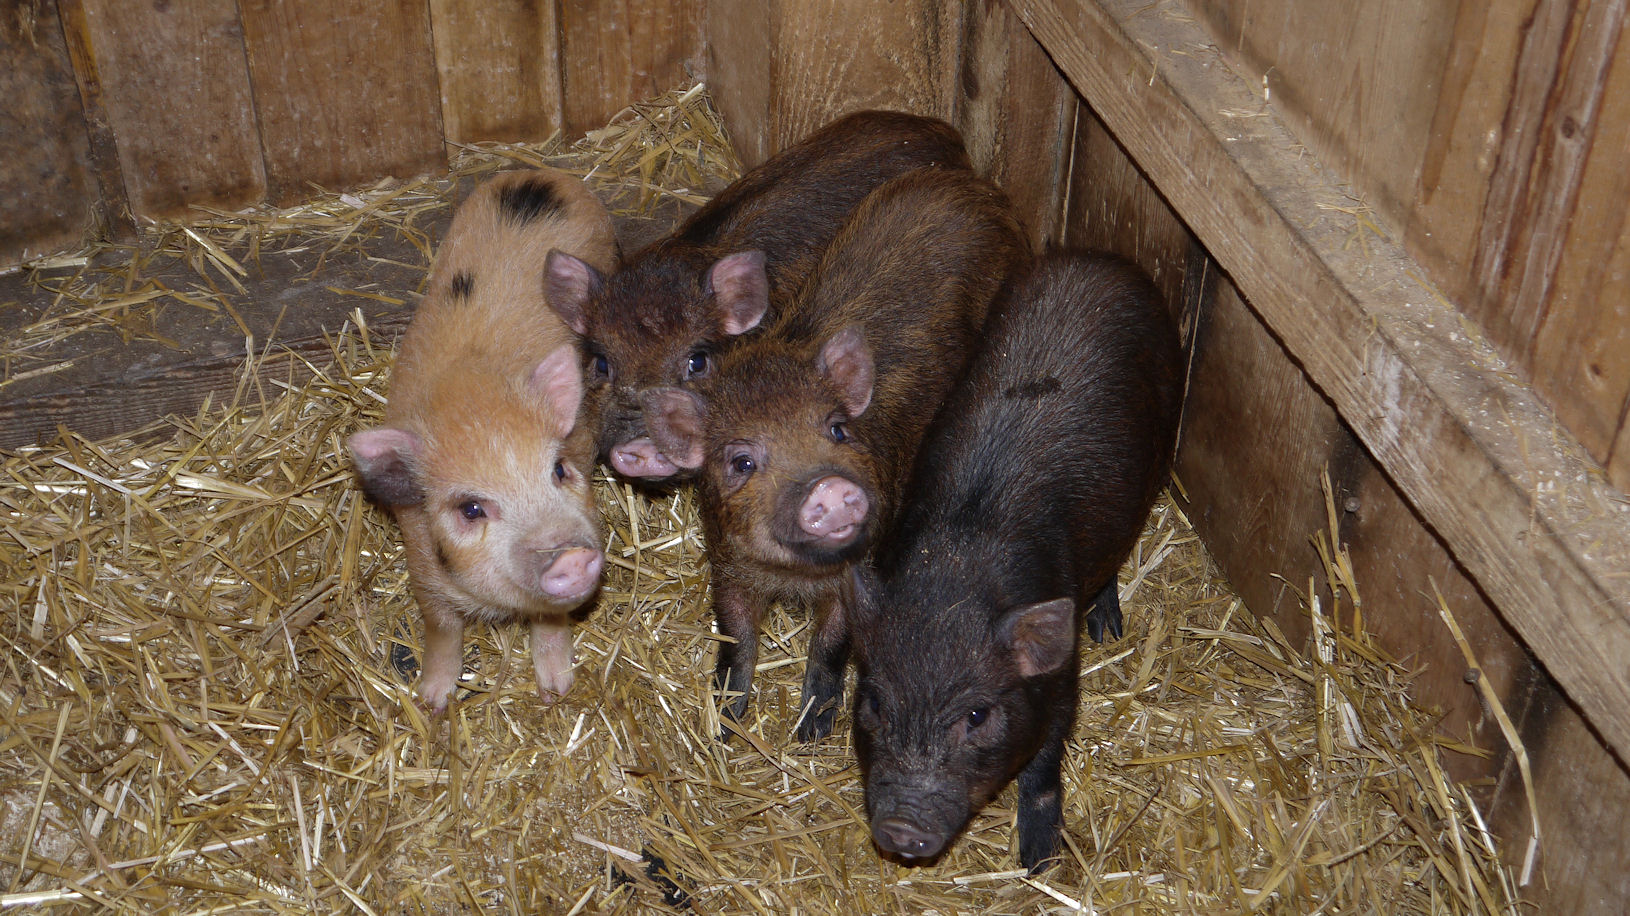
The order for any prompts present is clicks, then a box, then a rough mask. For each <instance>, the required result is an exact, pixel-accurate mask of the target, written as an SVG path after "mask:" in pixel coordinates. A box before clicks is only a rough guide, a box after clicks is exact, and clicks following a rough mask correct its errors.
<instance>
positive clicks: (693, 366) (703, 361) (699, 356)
mask: <svg viewBox="0 0 1630 916" xmlns="http://www.w3.org/2000/svg"><path fill="white" fill-rule="evenodd" d="M707 370H708V358H707V351H706V350H697V351H696V352H695V353H692V354H691V355H690V359H688V360H686V361H685V377H686V378H696V377H698V376H702V375H706V374H707Z"/></svg>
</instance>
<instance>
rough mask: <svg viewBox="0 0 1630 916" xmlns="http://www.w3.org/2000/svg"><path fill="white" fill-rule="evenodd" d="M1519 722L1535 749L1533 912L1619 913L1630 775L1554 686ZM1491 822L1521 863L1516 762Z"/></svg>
mask: <svg viewBox="0 0 1630 916" xmlns="http://www.w3.org/2000/svg"><path fill="white" fill-rule="evenodd" d="M1518 728H1519V730H1520V731H1521V732H1522V735H1523V741H1524V742H1525V743H1527V744H1528V746H1529V747H1530V748H1542V749H1543V753H1542V754H1541V755H1540V756H1539V757H1538V759H1536V760H1535V761H1534V762H1533V767H1534V783H1535V795H1536V796H1537V801H1538V808H1539V825H1540V847H1539V849H1540V854H1539V856H1538V859H1537V862H1536V864H1537V868H1536V869H1535V872H1534V878H1533V880H1532V881H1530V882H1529V885H1528V886H1527V887H1526V888H1523V900H1524V902H1525V903H1529V904H1532V907H1533V908H1532V910H1531V912H1534V913H1566V914H1569V916H1621V914H1623V913H1624V911H1625V901H1627V900H1630V868H1626V867H1625V863H1627V862H1630V831H1626V830H1625V829H1624V814H1625V812H1626V811H1630V776H1626V774H1625V771H1624V769H1623V764H1622V763H1621V762H1619V761H1617V760H1615V759H1614V758H1613V755H1612V754H1611V753H1610V752H1609V751H1608V750H1607V749H1606V748H1604V747H1602V745H1601V742H1600V741H1598V740H1597V737H1596V736H1595V735H1594V734H1592V733H1591V729H1590V726H1589V725H1588V724H1586V722H1585V720H1584V718H1583V717H1582V716H1580V714H1579V711H1578V710H1577V709H1575V708H1573V707H1572V706H1570V705H1569V704H1568V702H1567V701H1566V700H1565V699H1564V698H1563V697H1562V696H1561V695H1559V694H1558V693H1556V692H1555V691H1554V690H1548V689H1543V688H1542V689H1539V690H1537V691H1536V692H1535V696H1534V699H1533V702H1532V703H1531V704H1529V707H1528V708H1527V709H1526V710H1524V711H1523V714H1522V715H1521V717H1520V719H1519V721H1518ZM1488 816H1489V820H1490V826H1491V827H1492V828H1493V829H1494V830H1496V831H1498V832H1499V834H1500V836H1502V837H1506V838H1508V840H1507V853H1508V855H1507V858H1508V859H1510V860H1511V861H1512V862H1513V863H1514V864H1520V863H1521V861H1522V855H1523V853H1524V851H1525V850H1526V848H1527V846H1526V842H1525V838H1526V837H1527V836H1528V831H1529V807H1528V801H1527V799H1526V797H1524V794H1523V787H1522V782H1521V780H1520V779H1519V778H1518V774H1517V768H1516V766H1515V765H1514V764H1508V766H1507V770H1506V772H1505V773H1503V774H1502V776H1501V779H1500V783H1499V786H1498V789H1497V794H1496V795H1495V797H1494V800H1493V802H1492V805H1491V808H1490V809H1489V810H1488Z"/></svg>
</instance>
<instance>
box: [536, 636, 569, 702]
mask: <svg viewBox="0 0 1630 916" xmlns="http://www.w3.org/2000/svg"><path fill="white" fill-rule="evenodd" d="M532 671H533V673H534V674H535V675H537V678H538V695H539V696H541V697H543V701H544V702H545V703H553V702H555V701H556V700H558V699H560V698H561V697H563V696H565V695H566V691H568V690H570V689H572V681H573V680H574V679H575V675H574V674H573V672H572V628H571V624H570V623H569V622H568V621H567V620H566V619H564V618H561V619H556V618H545V619H543V620H537V621H534V622H533V623H532Z"/></svg>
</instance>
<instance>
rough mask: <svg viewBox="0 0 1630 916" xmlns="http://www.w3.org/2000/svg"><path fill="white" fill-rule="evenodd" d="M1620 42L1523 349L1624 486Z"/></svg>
mask: <svg viewBox="0 0 1630 916" xmlns="http://www.w3.org/2000/svg"><path fill="white" fill-rule="evenodd" d="M1620 44H1621V45H1622V46H1623V50H1621V51H1620V52H1619V53H1618V54H1617V55H1616V56H1615V57H1614V59H1613V63H1612V69H1611V71H1610V73H1609V74H1608V75H1607V78H1606V81H1605V84H1604V86H1603V94H1602V101H1601V109H1600V111H1599V113H1598V116H1597V119H1596V130H1595V132H1594V135H1593V137H1592V138H1591V142H1590V145H1589V149H1588V150H1586V151H1584V152H1583V157H1584V159H1583V162H1582V163H1580V167H1579V194H1578V196H1577V199H1576V201H1575V203H1574V207H1573V209H1572V212H1571V214H1570V218H1569V219H1568V221H1567V223H1566V225H1565V226H1564V227H1562V230H1561V235H1560V236H1559V240H1560V242H1561V251H1560V254H1559V257H1558V261H1557V264H1556V269H1555V273H1554V275H1553V277H1552V279H1551V288H1550V295H1549V300H1548V303H1547V309H1548V312H1547V315H1546V316H1545V320H1544V322H1543V323H1542V324H1541V325H1540V326H1539V327H1538V328H1537V329H1536V330H1535V332H1534V334H1533V340H1532V347H1533V350H1534V357H1533V361H1534V365H1535V366H1536V383H1537V384H1538V385H1539V386H1540V389H1541V392H1542V393H1543V394H1545V395H1546V397H1547V398H1548V399H1549V400H1550V402H1551V403H1552V404H1555V405H1556V409H1557V415H1558V416H1560V417H1561V418H1562V422H1563V423H1564V424H1566V425H1567V427H1568V428H1569V429H1570V430H1572V431H1573V432H1574V433H1575V434H1576V435H1577V436H1579V439H1580V442H1581V443H1583V444H1584V445H1585V447H1586V448H1588V449H1589V450H1590V451H1591V453H1592V454H1594V455H1597V456H1598V457H1600V458H1603V459H1604V460H1605V463H1606V464H1607V470H1608V476H1609V478H1610V479H1611V480H1612V481H1613V483H1614V485H1615V486H1617V487H1618V488H1619V489H1621V490H1625V491H1630V448H1626V447H1625V445H1624V443H1623V437H1626V436H1627V435H1630V428H1627V425H1626V414H1627V412H1630V169H1626V168H1625V162H1626V158H1627V156H1630V42H1626V41H1625V40H1624V38H1623V37H1622V36H1621V38H1620Z"/></svg>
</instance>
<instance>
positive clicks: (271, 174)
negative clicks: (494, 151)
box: [238, 0, 446, 204]
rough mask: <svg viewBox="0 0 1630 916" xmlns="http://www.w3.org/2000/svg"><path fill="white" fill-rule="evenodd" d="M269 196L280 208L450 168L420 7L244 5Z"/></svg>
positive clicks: (292, 1)
mask: <svg viewBox="0 0 1630 916" xmlns="http://www.w3.org/2000/svg"><path fill="white" fill-rule="evenodd" d="M238 9H239V11H240V13H241V14H242V17H243V29H244V44H245V46H246V48H247V50H248V56H249V73H250V79H251V81H252V84H253V86H254V97H255V107H256V110H257V111H258V112H259V116H260V134H261V143H262V146H263V147H264V150H265V159H266V184H267V194H268V196H269V197H270V199H271V201H272V202H273V203H277V204H287V203H292V202H294V201H298V200H301V199H303V198H305V197H307V196H309V195H310V193H311V186H312V185H317V186H319V187H322V188H325V189H330V190H338V189H342V188H349V187H354V186H357V185H360V184H364V183H371V182H375V181H378V180H379V179H381V178H383V177H386V176H398V177H407V176H411V175H417V174H421V173H423V172H425V171H428V170H430V169H432V168H435V167H437V166H438V165H442V164H445V162H446V156H445V154H444V152H443V149H442V136H441V99H440V94H439V92H438V91H437V89H436V63H435V55H434V53H433V52H432V50H431V45H430V17H429V12H428V10H427V8H426V6H425V4H424V2H423V0H384V2H371V0H241V2H239V4H238Z"/></svg>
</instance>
